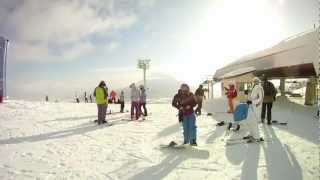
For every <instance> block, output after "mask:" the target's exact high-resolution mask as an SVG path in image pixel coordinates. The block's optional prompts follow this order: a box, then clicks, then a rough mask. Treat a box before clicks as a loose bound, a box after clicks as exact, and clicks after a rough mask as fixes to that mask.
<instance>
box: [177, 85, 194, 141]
mask: <svg viewBox="0 0 320 180" xmlns="http://www.w3.org/2000/svg"><path fill="white" fill-rule="evenodd" d="M180 90H181V96H180V97H179V98H180V99H181V105H180V107H179V110H180V111H181V112H182V116H183V121H182V125H183V137H184V142H183V143H184V144H188V143H190V145H192V146H197V126H196V116H195V113H194V110H193V108H194V107H195V106H196V105H197V98H196V96H195V95H193V94H192V93H191V92H190V88H189V86H188V85H187V84H182V85H181V87H180Z"/></svg>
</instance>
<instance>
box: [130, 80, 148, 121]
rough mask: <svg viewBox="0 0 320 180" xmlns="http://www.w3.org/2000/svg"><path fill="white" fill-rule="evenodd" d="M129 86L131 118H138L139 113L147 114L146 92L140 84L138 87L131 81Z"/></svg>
mask: <svg viewBox="0 0 320 180" xmlns="http://www.w3.org/2000/svg"><path fill="white" fill-rule="evenodd" d="M129 87H130V89H131V96H130V98H131V120H134V119H135V120H138V119H139V118H140V116H141V115H143V116H144V117H145V116H148V111H147V107H146V103H147V94H146V90H145V88H144V86H143V85H140V86H139V88H138V87H137V86H136V84H135V83H132V84H131V85H130V86H129ZM141 108H143V111H142V109H141Z"/></svg>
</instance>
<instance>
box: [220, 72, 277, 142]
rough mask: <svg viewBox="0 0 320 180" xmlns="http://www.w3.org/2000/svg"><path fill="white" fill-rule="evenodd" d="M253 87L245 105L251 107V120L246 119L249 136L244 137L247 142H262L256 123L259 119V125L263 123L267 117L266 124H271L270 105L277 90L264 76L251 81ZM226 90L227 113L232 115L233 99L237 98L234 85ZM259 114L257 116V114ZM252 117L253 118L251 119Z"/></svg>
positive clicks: (274, 98)
mask: <svg viewBox="0 0 320 180" xmlns="http://www.w3.org/2000/svg"><path fill="white" fill-rule="evenodd" d="M252 83H253V87H252V90H251V94H250V95H249V96H248V100H247V102H246V103H247V104H248V105H250V106H251V108H249V110H250V113H249V114H250V115H251V118H247V121H246V124H247V125H248V129H249V135H248V136H246V137H244V138H245V139H249V141H261V140H262V141H263V138H262V137H260V135H259V129H258V121H259V117H260V120H261V123H264V122H265V119H266V117H267V124H268V125H271V124H272V105H273V102H274V101H275V100H276V95H277V90H276V88H275V87H274V85H273V84H272V83H271V82H270V81H268V79H267V77H266V76H262V77H261V80H260V79H259V78H258V77H255V78H253V80H252ZM225 89H226V96H227V98H228V105H229V110H228V112H229V113H234V104H235V98H236V97H237V90H236V89H235V87H234V85H233V84H231V85H229V88H225ZM260 111H261V113H260V114H259V112H260ZM252 116H253V117H252Z"/></svg>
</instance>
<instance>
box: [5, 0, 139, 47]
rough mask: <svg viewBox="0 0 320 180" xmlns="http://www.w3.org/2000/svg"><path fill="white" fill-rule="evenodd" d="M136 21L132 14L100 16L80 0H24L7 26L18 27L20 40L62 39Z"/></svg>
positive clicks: (10, 16) (105, 30)
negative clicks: (44, 0)
mask: <svg viewBox="0 0 320 180" xmlns="http://www.w3.org/2000/svg"><path fill="white" fill-rule="evenodd" d="M105 11H108V9H106V10H105ZM135 21H136V17H135V16H134V15H117V14H110V15H109V16H104V17H102V16H100V15H99V11H97V9H95V8H94V7H92V6H90V4H88V3H83V2H82V1H80V0H78V1H46V2H45V3H44V2H43V1H39V0H27V1H25V3H23V5H22V6H21V7H19V8H17V9H16V10H14V11H13V12H12V13H10V14H9V19H8V21H7V26H8V28H13V27H15V28H16V29H17V31H16V32H14V36H15V38H17V39H18V40H20V41H27V42H34V41H49V42H56V43H64V42H70V41H77V40H79V39H81V38H84V37H86V36H88V35H91V34H94V33H98V32H107V31H110V30H112V29H121V28H128V27H130V26H131V25H132V24H133V23H134V22H135Z"/></svg>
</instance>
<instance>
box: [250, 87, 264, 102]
mask: <svg viewBox="0 0 320 180" xmlns="http://www.w3.org/2000/svg"><path fill="white" fill-rule="evenodd" d="M263 97H264V92H263V88H262V86H261V85H254V87H253V89H252V91H251V95H250V100H251V101H252V104H254V105H257V104H260V105H261V104H262V102H263Z"/></svg>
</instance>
